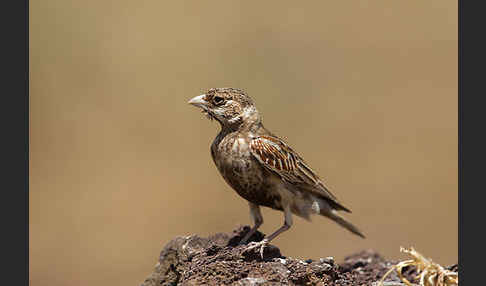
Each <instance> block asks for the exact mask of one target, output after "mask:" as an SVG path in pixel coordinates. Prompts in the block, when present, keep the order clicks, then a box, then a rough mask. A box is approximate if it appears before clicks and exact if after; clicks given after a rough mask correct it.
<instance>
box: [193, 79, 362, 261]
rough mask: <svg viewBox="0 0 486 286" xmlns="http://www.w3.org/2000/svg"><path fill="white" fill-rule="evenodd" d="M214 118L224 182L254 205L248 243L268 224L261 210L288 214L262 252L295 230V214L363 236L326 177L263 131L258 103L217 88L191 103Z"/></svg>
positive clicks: (214, 147) (217, 161)
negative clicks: (313, 216) (318, 218)
mask: <svg viewBox="0 0 486 286" xmlns="http://www.w3.org/2000/svg"><path fill="white" fill-rule="evenodd" d="M189 104H192V105H194V106H196V107H199V108H201V109H202V111H203V113H205V114H206V116H207V117H208V118H209V119H215V120H217V121H218V122H219V123H220V124H221V131H220V132H219V134H218V136H216V138H215V139H214V141H213V144H212V145H211V155H212V158H213V160H214V163H215V164H216V166H217V168H218V170H219V172H220V173H221V175H222V176H223V178H224V179H225V181H226V182H227V183H228V184H229V185H230V186H231V187H232V188H233V189H234V190H235V191H236V192H237V193H238V194H239V195H240V196H241V197H243V198H244V199H246V200H247V201H248V203H249V206H250V216H251V218H252V220H253V223H254V226H253V227H252V229H251V230H250V232H249V233H248V234H247V235H246V236H245V237H244V238H243V239H242V240H241V242H240V244H244V243H246V241H247V240H248V239H249V238H250V237H251V236H252V235H253V234H254V233H255V232H256V230H257V229H258V228H259V227H260V226H261V225H262V224H263V217H262V214H261V212H260V206H266V207H269V208H272V209H275V210H280V211H283V212H284V214H285V221H284V224H283V226H282V227H280V228H279V229H277V230H276V231H275V232H274V233H272V234H271V235H270V236H268V237H267V238H265V239H264V240H262V241H261V242H258V243H252V245H251V246H250V248H255V247H258V246H261V249H260V253H261V254H262V257H263V248H264V247H265V245H266V244H267V243H268V242H270V241H271V240H272V239H274V238H275V237H277V236H278V235H279V234H280V233H282V232H284V231H286V230H288V229H289V228H290V227H291V226H292V214H295V215H298V216H300V217H302V218H304V219H307V220H309V221H310V215H311V214H320V215H322V216H325V217H328V218H330V219H332V220H333V221H335V222H337V223H338V224H339V225H341V226H343V227H344V228H346V229H347V230H349V231H351V232H352V233H354V234H356V235H359V236H361V237H363V238H364V235H363V234H362V233H361V232H360V231H359V230H358V229H357V228H356V227H355V226H354V225H352V224H351V223H350V222H348V221H346V220H345V219H344V218H343V217H341V216H339V214H338V213H337V211H346V212H351V211H350V210H349V209H347V208H346V207H344V206H343V205H342V204H341V203H340V202H339V201H338V200H337V199H336V197H335V196H334V195H333V194H332V193H331V192H330V191H329V190H328V189H327V188H326V186H324V184H323V182H322V181H321V179H320V178H319V177H318V176H317V175H316V173H315V172H314V171H313V170H312V169H311V168H310V167H309V166H308V165H307V164H306V163H305V161H304V160H303V159H302V157H300V156H299V155H298V154H297V153H296V152H295V151H294V150H292V148H290V146H288V145H287V144H286V143H285V142H284V141H283V140H282V139H280V138H278V137H277V136H275V135H273V134H272V133H271V132H270V131H268V130H267V129H266V128H265V127H263V124H262V119H261V116H260V114H259V113H258V111H257V109H256V107H255V104H254V103H253V100H252V99H251V98H250V97H249V96H248V95H247V94H246V93H245V92H244V91H242V90H239V89H235V88H212V89H210V90H208V91H207V92H206V94H202V95H200V96H196V97H194V98H193V99H191V100H190V101H189Z"/></svg>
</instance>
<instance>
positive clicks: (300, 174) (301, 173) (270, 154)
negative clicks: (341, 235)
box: [250, 135, 351, 212]
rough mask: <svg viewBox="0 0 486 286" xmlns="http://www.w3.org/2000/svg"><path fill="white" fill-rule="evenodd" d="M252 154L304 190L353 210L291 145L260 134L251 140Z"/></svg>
mask: <svg viewBox="0 0 486 286" xmlns="http://www.w3.org/2000/svg"><path fill="white" fill-rule="evenodd" d="M250 151H251V153H252V155H253V156H254V157H255V158H256V159H257V160H258V161H259V162H260V163H261V164H262V165H263V166H264V167H265V168H267V169H268V170H270V171H272V172H273V173H276V174H277V175H278V176H280V177H281V179H282V180H284V181H285V182H287V183H290V184H292V185H293V186H297V187H298V188H299V189H300V190H302V191H308V192H311V193H313V194H315V195H318V196H320V197H322V198H324V199H326V200H327V201H328V202H330V203H331V205H332V206H333V207H334V208H336V209H338V210H344V211H348V212H351V211H350V210H349V209H347V208H346V207H344V206H343V205H341V203H339V202H338V200H337V198H336V197H335V196H334V195H333V194H332V193H331V192H330V191H329V190H328V189H327V188H326V186H324V184H323V182H322V181H321V179H320V178H319V177H318V176H317V175H316V173H315V172H314V171H313V170H312V169H311V168H310V167H309V166H308V165H307V164H306V163H305V162H304V160H303V159H302V157H300V156H299V155H298V154H297V153H296V152H295V151H294V150H292V148H290V146H288V145H287V144H286V143H285V142H283V141H282V140H280V139H279V138H277V137H274V136H267V135H264V136H259V137H256V138H254V139H252V141H250Z"/></svg>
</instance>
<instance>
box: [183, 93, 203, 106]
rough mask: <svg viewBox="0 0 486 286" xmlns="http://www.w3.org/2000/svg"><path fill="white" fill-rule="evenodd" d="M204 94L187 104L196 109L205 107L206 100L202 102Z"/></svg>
mask: <svg viewBox="0 0 486 286" xmlns="http://www.w3.org/2000/svg"><path fill="white" fill-rule="evenodd" d="M205 96H206V95H205V94H201V95H199V96H196V97H194V98H193V99H191V100H189V102H188V103H189V104H192V105H194V106H196V107H201V108H203V107H205V106H206V103H207V102H206V100H204V97H205Z"/></svg>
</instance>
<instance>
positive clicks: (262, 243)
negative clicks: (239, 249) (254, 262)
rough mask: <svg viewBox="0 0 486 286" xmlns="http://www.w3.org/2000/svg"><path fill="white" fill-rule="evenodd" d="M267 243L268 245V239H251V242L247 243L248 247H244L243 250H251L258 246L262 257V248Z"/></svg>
mask: <svg viewBox="0 0 486 286" xmlns="http://www.w3.org/2000/svg"><path fill="white" fill-rule="evenodd" d="M267 245H268V239H263V240H262V241H259V242H254V241H253V242H250V243H248V247H247V248H246V249H245V251H248V250H252V249H255V248H258V247H260V256H261V257H262V259H263V250H264V249H265V247H266V246H267Z"/></svg>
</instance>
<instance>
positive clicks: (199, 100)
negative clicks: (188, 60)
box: [188, 88, 260, 128]
mask: <svg viewBox="0 0 486 286" xmlns="http://www.w3.org/2000/svg"><path fill="white" fill-rule="evenodd" d="M188 103H189V104H192V105H194V106H196V107H199V108H201V109H202V112H203V113H204V114H206V116H207V117H208V118H209V119H216V120H217V121H218V122H219V123H220V124H221V126H222V127H223V128H238V127H240V126H242V125H252V124H254V123H258V122H260V115H259V113H258V111H257V109H256V107H255V105H254V103H253V100H252V99H251V98H250V97H249V96H248V95H247V94H246V93H245V92H244V91H242V90H240V89H236V88H211V89H210V90H208V91H207V92H206V93H205V94H201V95H199V96H196V97H194V98H193V99H191V100H189V102H188Z"/></svg>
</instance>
